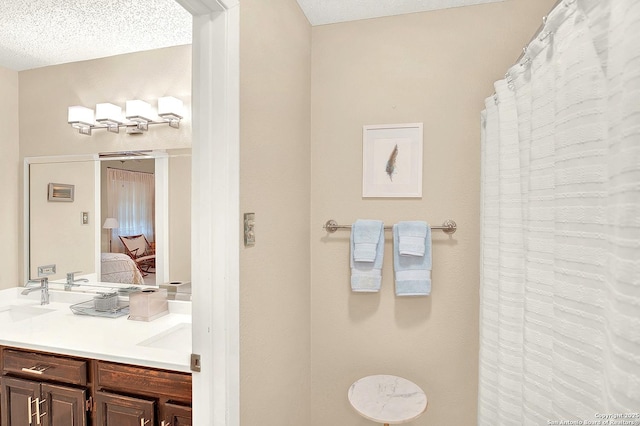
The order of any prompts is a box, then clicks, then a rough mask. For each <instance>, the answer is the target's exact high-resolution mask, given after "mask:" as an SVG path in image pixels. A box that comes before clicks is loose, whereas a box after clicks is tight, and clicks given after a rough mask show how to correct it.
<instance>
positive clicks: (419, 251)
mask: <svg viewBox="0 0 640 426" xmlns="http://www.w3.org/2000/svg"><path fill="white" fill-rule="evenodd" d="M428 228H429V225H427V222H423V221H412V222H398V250H399V251H400V255H402V256H424V249H425V239H426V238H427V229H428Z"/></svg>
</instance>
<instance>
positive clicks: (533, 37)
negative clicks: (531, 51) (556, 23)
mask: <svg viewBox="0 0 640 426" xmlns="http://www.w3.org/2000/svg"><path fill="white" fill-rule="evenodd" d="M563 1H564V0H558V1H557V2H556V4H554V5H553V7H552V8H551V10H549V13H547V14H546V15H545V16H543V17H542V25H540V26H539V27H538V30H537V31H536V32H535V34H533V36H532V37H531V39H530V40H529V43H527V44H526V45H525V47H523V48H522V53H520V56H518V59H516V64H517V63H518V62H520V60H521V59H522V58H524V55H526V54H527V47H528V46H529V45H530V44H531V42H532V41H533V40H535V39H536V37H538V36H539V35H540V33H541V32H542V30H544V26H545V25H546V23H547V16H549V15H550V14H551V12H553V10H554V9H555V8H556V7H558V6H559V5H560V3H562V2H563Z"/></svg>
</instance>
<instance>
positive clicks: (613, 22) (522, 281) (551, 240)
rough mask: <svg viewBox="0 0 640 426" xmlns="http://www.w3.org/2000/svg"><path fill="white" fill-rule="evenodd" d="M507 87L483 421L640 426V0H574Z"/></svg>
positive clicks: (486, 130) (502, 95)
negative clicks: (613, 420) (636, 425)
mask: <svg viewBox="0 0 640 426" xmlns="http://www.w3.org/2000/svg"><path fill="white" fill-rule="evenodd" d="M495 90H496V94H495V95H494V96H492V97H490V98H488V99H487V100H486V102H485V104H486V109H485V110H484V111H483V112H482V197H481V199H482V206H481V212H482V232H481V234H482V236H481V239H482V241H481V253H482V259H481V265H482V266H481V308H480V311H481V314H480V315H481V318H480V384H479V400H478V424H479V425H487V426H489V425H491V426H495V425H518V426H520V425H549V424H563V423H561V422H562V421H567V422H569V421H574V423H564V424H583V423H579V422H578V421H583V422H585V423H584V424H588V423H586V421H587V420H588V421H592V422H594V423H591V424H597V423H595V422H598V421H600V422H601V423H600V424H607V423H604V422H605V421H609V420H612V418H611V417H610V416H627V417H617V418H616V419H615V420H616V421H623V420H624V421H629V422H637V423H615V424H640V417H634V413H638V412H640V1H639V0H564V1H563V2H562V3H560V4H559V5H558V6H557V7H556V8H554V10H553V11H552V12H551V13H550V15H549V16H548V19H547V22H546V25H545V27H544V29H543V30H542V31H541V33H540V35H539V37H537V38H536V39H535V40H534V41H532V43H531V44H530V46H529V47H528V49H527V53H526V56H525V58H524V59H523V60H522V61H521V62H520V63H519V64H517V65H515V66H514V67H512V68H511V69H510V70H509V72H508V73H507V76H506V78H505V79H504V80H501V81H498V82H496V83H495ZM611 424H614V423H611Z"/></svg>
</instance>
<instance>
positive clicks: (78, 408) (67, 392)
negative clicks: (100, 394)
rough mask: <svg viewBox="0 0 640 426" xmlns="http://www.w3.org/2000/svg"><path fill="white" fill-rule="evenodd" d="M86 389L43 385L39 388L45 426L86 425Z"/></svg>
mask: <svg viewBox="0 0 640 426" xmlns="http://www.w3.org/2000/svg"><path fill="white" fill-rule="evenodd" d="M87 393H88V391H87V389H75V388H70V387H65V386H59V385H52V384H47V383H43V384H42V386H41V393H40V394H41V395H42V405H43V407H42V409H44V414H43V416H44V417H43V418H44V423H43V425H45V426H85V425H87V411H88V408H90V407H88V401H89V399H88V398H87Z"/></svg>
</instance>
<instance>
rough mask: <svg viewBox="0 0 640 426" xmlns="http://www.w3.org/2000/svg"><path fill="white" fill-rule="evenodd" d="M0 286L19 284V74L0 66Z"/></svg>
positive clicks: (0, 287)
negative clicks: (0, 242)
mask: <svg viewBox="0 0 640 426" xmlns="http://www.w3.org/2000/svg"><path fill="white" fill-rule="evenodd" d="M0 100H1V101H0V141H1V142H0V182H2V190H1V191H0V196H1V197H2V205H1V206H0V235H2V244H0V289H4V288H9V287H15V286H16V285H18V284H19V282H18V280H19V276H20V275H19V273H18V271H19V269H18V268H19V267H18V265H19V260H20V255H19V254H20V251H19V244H18V238H19V233H18V229H19V228H18V225H19V214H20V213H19V212H20V205H19V196H18V191H19V182H21V181H22V175H20V157H19V144H18V126H16V123H17V122H18V73H17V72H15V71H11V70H8V69H6V68H2V67H0Z"/></svg>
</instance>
